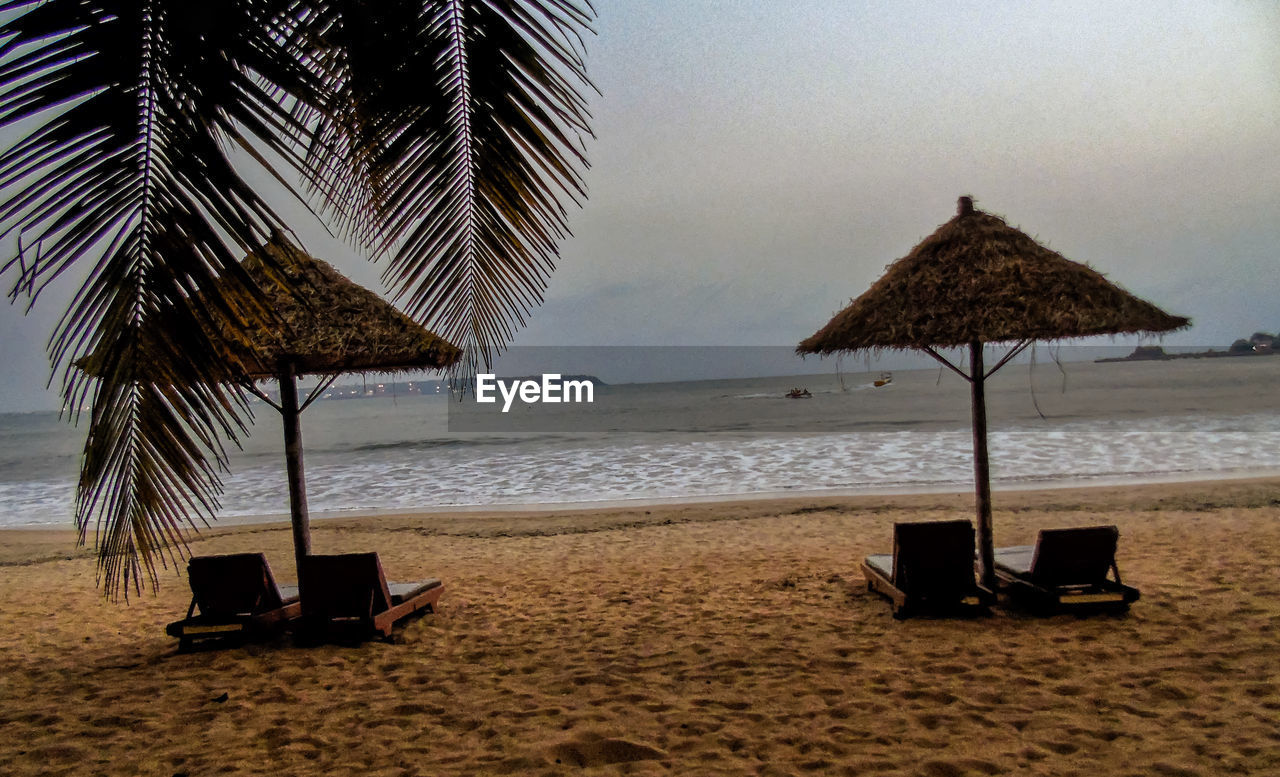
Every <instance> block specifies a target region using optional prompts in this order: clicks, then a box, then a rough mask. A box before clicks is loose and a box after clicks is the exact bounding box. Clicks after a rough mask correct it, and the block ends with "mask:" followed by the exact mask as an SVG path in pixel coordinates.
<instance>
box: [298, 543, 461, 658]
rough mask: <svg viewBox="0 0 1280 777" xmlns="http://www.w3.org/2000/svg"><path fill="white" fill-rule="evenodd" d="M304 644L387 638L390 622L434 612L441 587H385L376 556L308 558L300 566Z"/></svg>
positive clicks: (435, 583) (423, 583) (431, 583)
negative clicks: (304, 588)
mask: <svg viewBox="0 0 1280 777" xmlns="http://www.w3.org/2000/svg"><path fill="white" fill-rule="evenodd" d="M303 570H304V571H303V574H304V575H305V576H306V577H305V579H306V586H307V595H306V599H305V600H304V601H303V617H302V630H303V632H304V633H303V636H304V638H305V639H311V640H314V639H319V638H330V637H345V638H347V639H357V640H360V639H367V638H369V637H371V636H373V635H374V634H379V635H381V636H382V637H384V638H385V637H390V636H391V629H392V627H393V626H394V625H395V624H396V622H398V621H400V620H401V619H403V618H405V617H408V616H409V615H411V614H413V613H415V612H418V611H420V610H426V611H429V612H435V606H436V602H438V601H439V600H440V594H441V593H443V592H444V585H442V584H441V582H440V581H439V580H436V579H435V578H431V579H428V580H422V581H420V582H417V583H388V582H387V576H386V575H385V574H384V573H383V571H382V562H381V561H379V560H378V554H377V553H345V554H342V555H336V556H308V557H307V558H306V560H305V561H304V563H303Z"/></svg>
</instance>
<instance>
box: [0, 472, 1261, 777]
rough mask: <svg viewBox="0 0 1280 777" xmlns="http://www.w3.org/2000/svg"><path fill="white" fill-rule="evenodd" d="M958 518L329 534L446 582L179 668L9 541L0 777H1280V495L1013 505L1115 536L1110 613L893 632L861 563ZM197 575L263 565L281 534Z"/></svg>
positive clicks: (339, 544) (775, 505) (41, 541)
mask: <svg viewBox="0 0 1280 777" xmlns="http://www.w3.org/2000/svg"><path fill="white" fill-rule="evenodd" d="M970 514H971V497H970V496H967V495H963V494H956V495H920V496H875V497H861V498H854V497H838V498H803V499H786V500H775V501H758V500H753V501H750V502H739V503H733V502H724V503H705V504H690V505H660V506H659V505H653V506H648V507H635V508H611V509H605V510H591V511H563V512H551V513H548V512H545V511H540V512H529V513H523V512H512V511H504V512H501V513H483V512H481V513H467V514H460V515H447V514H446V515H439V514H432V515H429V516H414V515H411V514H403V515H384V516H378V517H373V518H362V519H357V518H351V519H341V520H334V521H325V522H320V523H318V524H317V525H316V528H315V538H314V544H315V549H316V550H317V551H318V552H325V551H340V550H377V551H379V552H380V553H381V555H382V560H383V565H384V567H385V568H386V569H387V571H388V574H389V575H390V576H392V577H393V578H397V579H413V578H417V577H426V576H437V577H441V578H443V579H444V580H445V584H446V586H447V590H446V593H445V595H444V598H443V599H442V600H441V607H440V612H439V613H438V614H435V615H427V616H425V617H421V618H417V619H414V620H411V621H410V622H408V624H407V625H405V626H403V627H401V628H400V629H398V630H397V632H396V634H395V637H394V638H393V640H392V641H391V642H390V643H382V642H374V643H369V644H366V645H364V646H361V647H355V648H352V647H342V646H323V647H318V648H309V649H300V648H295V647H292V646H291V645H290V643H289V642H288V641H287V640H282V641H280V642H278V643H274V644H267V645H255V646H249V647H244V648H236V649H230V650H224V651H216V652H205V653H196V654H190V655H179V654H177V653H176V652H175V647H176V645H175V641H174V640H172V639H170V638H168V637H166V636H165V635H164V633H163V625H164V624H165V623H166V622H168V621H170V620H174V619H176V618H177V617H179V616H181V615H182V614H183V613H184V612H185V611H186V607H187V603H188V592H187V589H186V584H185V580H184V579H183V578H182V576H181V575H180V574H179V573H178V572H177V571H176V570H174V569H172V568H171V569H170V570H168V571H166V572H162V577H161V589H160V592H159V594H158V595H154V596H153V595H151V594H149V593H144V594H143V595H142V596H141V597H135V598H134V599H133V600H132V601H131V603H130V604H128V605H127V606H125V605H123V604H121V605H107V604H104V603H103V602H102V599H101V592H100V591H99V590H98V589H97V588H96V587H95V567H94V562H93V559H92V558H91V557H90V555H89V554H87V553H85V552H83V551H81V552H75V551H73V550H72V544H71V536H70V534H69V533H67V532H44V531H9V532H0V566H3V573H2V574H0V623H3V625H4V628H3V630H0V773H4V774H12V775H35V774H104V775H134V774H147V775H151V774H155V775H177V774H185V775H192V776H194V775H212V774H264V775H265V774H296V775H312V774H314V775H321V774H360V775H475V774H530V775H574V774H587V775H608V774H636V775H650V774H652V775H659V774H660V775H686V774H712V775H715V774H725V775H757V774H758V775H783V774H795V775H803V774H836V775H855V774H884V775H932V776H935V777H942V776H946V775H965V774H975V775H980V774H1031V775H1072V774H1078V775H1097V774H1109V775H1110V774H1119V775H1127V774H1132V775H1149V774H1164V775H1188V776H1193V775H1204V776H1205V777H1208V776H1209V775H1218V774H1254V775H1257V774H1280V670H1278V669H1277V668H1276V667H1277V665H1278V662H1277V644H1278V638H1280V633H1278V629H1280V575H1278V574H1277V572H1276V570H1277V569H1280V479H1274V478H1272V479H1262V480H1241V481H1227V482H1216V483H1190V484H1160V485H1149V486H1134V487H1124V488H1120V487H1107V488H1093V489H1076V490H1054V491H1034V492H1007V493H1000V494H998V495H997V498H996V515H995V524H996V537H997V541H998V543H999V544H1002V545H1012V544H1022V543H1029V542H1031V541H1033V539H1034V536H1035V532H1036V530H1037V529H1038V528H1041V527H1049V526H1077V525H1088V524H1095V523H1114V524H1117V525H1118V526H1119V527H1120V531H1121V543H1120V556H1119V562H1120V569H1121V571H1122V573H1123V574H1124V578H1125V582H1127V583H1130V584H1132V585H1135V586H1137V587H1139V588H1141V589H1142V593H1143V598H1142V600H1141V601H1139V602H1138V603H1137V604H1135V605H1134V607H1133V609H1132V611H1131V612H1130V613H1129V614H1128V615H1127V616H1124V617H1091V618H1077V617H1074V616H1057V617H1052V618H1033V617H1029V616H1026V615H1022V614H1019V613H1017V612H1009V611H1005V610H997V611H996V612H995V613H994V614H993V615H992V616H990V617H987V618H982V619H976V620H954V619H917V620H910V621H906V622H897V621H894V620H893V619H892V618H891V617H890V615H889V607H888V605H887V604H886V602H885V601H884V600H883V599H880V598H878V597H876V596H874V595H872V594H869V593H867V592H866V590H865V586H864V585H863V581H862V579H861V576H860V575H859V573H858V572H857V561H858V560H859V559H860V558H861V557H862V556H864V555H866V554H867V553H871V552H883V551H885V550H887V549H888V545H889V539H890V532H891V526H892V524H893V522H895V521H900V520H931V519H942V518H950V517H969V516H970ZM191 549H192V551H193V552H195V553H197V554H208V553H225V552H235V551H251V550H252V551H258V550H261V551H265V552H266V553H267V555H268V558H269V559H270V561H271V564H272V566H273V568H274V569H275V572H276V575H277V577H278V578H279V579H281V580H287V579H291V578H293V576H294V572H293V564H292V551H291V546H290V535H289V532H288V530H287V528H286V527H283V526H279V525H267V526H250V527H234V528H220V529H215V530H213V531H208V532H206V533H205V534H204V535H203V536H202V537H201V538H200V539H199V541H197V542H196V543H194V544H193V545H192V547H191Z"/></svg>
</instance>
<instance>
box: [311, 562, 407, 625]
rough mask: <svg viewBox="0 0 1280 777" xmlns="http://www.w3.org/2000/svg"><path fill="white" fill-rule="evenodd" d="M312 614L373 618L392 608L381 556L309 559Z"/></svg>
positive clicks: (330, 616) (331, 616) (333, 616)
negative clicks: (380, 559) (379, 557)
mask: <svg viewBox="0 0 1280 777" xmlns="http://www.w3.org/2000/svg"><path fill="white" fill-rule="evenodd" d="M303 570H304V571H303V573H302V574H304V575H305V576H306V577H305V580H304V581H303V585H304V586H305V587H306V595H305V597H304V598H303V602H302V607H303V610H304V612H305V613H306V614H308V615H319V616H324V617H329V618H370V617H373V616H374V615H376V614H378V613H381V612H385V611H387V610H389V609H391V590H390V589H389V588H387V576H386V574H384V573H383V571H382V562H381V561H379V560H378V554H377V553H343V554H340V555H332V556H307V557H306V559H304V560H303Z"/></svg>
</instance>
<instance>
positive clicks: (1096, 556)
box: [1031, 526, 1120, 586]
mask: <svg viewBox="0 0 1280 777" xmlns="http://www.w3.org/2000/svg"><path fill="white" fill-rule="evenodd" d="M1119 540H1120V530H1119V529H1118V528H1116V527H1115V526H1085V527H1082V528H1078V529H1041V530H1040V536H1039V537H1038V538H1037V539H1036V549H1035V554H1034V555H1033V556H1032V557H1031V580H1032V582H1034V583H1036V584H1037V585H1045V586H1059V585H1089V584H1094V583H1101V582H1102V581H1104V580H1106V579H1107V572H1108V571H1109V570H1110V569H1111V568H1112V567H1113V566H1115V563H1116V545H1117V544H1118V543H1119Z"/></svg>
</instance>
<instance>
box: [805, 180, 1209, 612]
mask: <svg viewBox="0 0 1280 777" xmlns="http://www.w3.org/2000/svg"><path fill="white" fill-rule="evenodd" d="M957 211H958V213H957V215H956V216H955V218H953V219H951V220H950V221H948V222H947V223H945V224H943V225H942V226H940V227H938V229H937V231H935V232H934V233H933V234H932V235H929V236H928V237H926V238H925V239H924V240H923V241H922V242H921V243H920V244H919V245H917V246H916V247H915V248H913V249H912V250H911V253H909V254H907V255H906V256H905V257H903V258H901V259H899V260H897V261H896V262H894V263H893V264H891V265H889V267H888V269H887V270H886V271H885V274H884V275H883V276H881V278H880V279H879V280H878V281H876V282H875V283H874V284H872V286H871V288H870V289H868V290H867V291H866V292H865V293H863V294H862V296H860V297H858V298H857V299H855V300H853V302H851V303H850V304H849V306H848V307H846V308H845V309H843V310H841V311H840V312H839V313H837V314H836V315H835V316H834V317H833V318H832V319H831V321H829V322H828V323H827V325H826V326H824V327H823V328H822V329H820V330H818V331H817V332H816V333H814V334H813V336H811V337H809V338H806V339H805V340H802V341H801V342H800V344H799V346H797V348H796V351H797V352H798V353H800V354H810V353H816V354H822V355H826V354H832V353H840V352H849V351H880V350H900V349H901V350H905V349H917V350H921V351H924V352H925V353H927V354H929V355H930V356H932V357H933V358H935V359H937V360H938V361H939V362H941V363H942V364H943V365H945V366H946V367H948V368H949V369H951V370H952V371H954V372H955V373H956V374H958V375H960V376H961V377H962V378H964V379H965V380H966V381H968V382H969V384H970V387H971V390H972V399H973V405H972V420H973V450H974V491H975V496H976V503H977V514H978V557H979V563H980V567H981V575H982V582H983V584H984V585H986V586H987V587H992V586H993V585H994V583H995V573H994V569H993V555H994V542H993V539H992V531H991V477H990V469H989V465H988V460H987V412H986V396H985V389H984V383H985V381H986V379H987V378H988V377H990V376H991V375H992V373H994V372H995V371H996V370H998V369H1000V368H1001V367H1003V366H1004V365H1005V364H1007V363H1008V362H1009V361H1010V360H1011V359H1013V358H1014V357H1015V356H1017V355H1018V354H1019V353H1021V352H1022V351H1023V349H1025V348H1026V347H1027V346H1029V345H1030V344H1031V343H1032V342H1034V341H1036V340H1061V339H1069V338H1077V337H1089V336H1092V335H1105V334H1129V333H1155V332H1167V331H1171V330H1174V329H1179V328H1182V327H1185V326H1187V325H1188V324H1190V320H1189V319H1187V318H1183V317H1181V316H1173V315H1170V314H1168V313H1165V312H1164V311H1163V310H1160V309H1159V308H1157V307H1156V306H1154V305H1152V304H1151V303H1149V302H1145V301H1144V300H1141V299H1138V298H1137V297H1135V296H1133V295H1132V294H1130V293H1128V292H1126V291H1125V290H1123V289H1121V288H1120V287H1118V286H1116V285H1115V284H1113V283H1111V282H1110V281H1108V280H1107V279H1106V278H1105V277H1103V276H1102V274H1100V273H1098V272H1097V271H1095V270H1093V269H1091V268H1089V267H1086V266H1085V265H1083V264H1079V263H1077V262H1073V261H1071V260H1069V259H1067V258H1065V257H1063V256H1062V255H1061V254H1059V253H1057V252H1055V251H1051V250H1050V249H1048V248H1046V247H1044V246H1043V245H1041V244H1039V243H1038V242H1036V241H1035V240H1033V239H1032V238H1030V237H1028V236H1027V235H1026V234H1025V233H1023V232H1022V231H1020V230H1018V229H1015V228H1014V227H1011V226H1009V225H1008V224H1006V223H1005V222H1004V220H1003V219H1001V218H999V217H997V216H993V215H991V214H989V213H983V212H982V211H979V210H976V209H975V208H974V207H973V200H972V198H970V197H961V198H960V201H959V206H958V208H957ZM987 343H1007V344H1010V345H1011V346H1012V347H1011V349H1010V350H1009V351H1008V353H1006V354H1005V356H1004V357H1003V358H1002V359H1001V360H1000V361H999V362H997V363H996V364H995V365H994V366H992V367H991V368H990V369H987V368H986V367H985V365H984V363H983V346H984V345H985V344H987ZM947 348H967V349H968V353H969V365H968V370H967V371H966V370H965V369H962V367H961V366H957V365H956V364H954V363H952V362H951V361H950V360H948V359H947V358H946V357H945V356H943V354H942V353H940V349H947Z"/></svg>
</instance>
